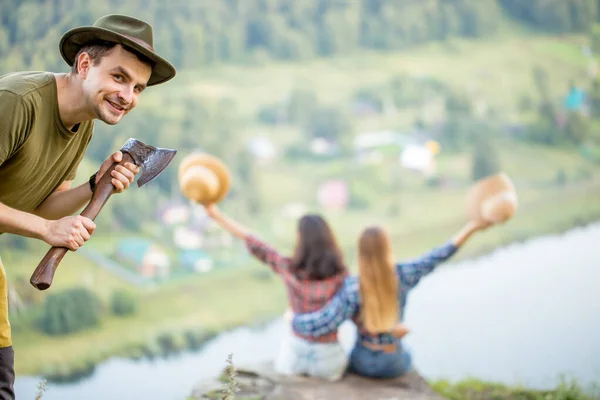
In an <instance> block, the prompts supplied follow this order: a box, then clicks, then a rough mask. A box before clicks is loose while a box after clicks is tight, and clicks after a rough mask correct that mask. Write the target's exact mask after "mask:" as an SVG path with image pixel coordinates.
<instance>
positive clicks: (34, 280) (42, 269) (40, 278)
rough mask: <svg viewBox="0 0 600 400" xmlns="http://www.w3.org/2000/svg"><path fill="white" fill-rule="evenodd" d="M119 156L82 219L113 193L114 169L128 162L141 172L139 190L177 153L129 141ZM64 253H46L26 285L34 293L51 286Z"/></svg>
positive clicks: (96, 211)
mask: <svg viewBox="0 0 600 400" xmlns="http://www.w3.org/2000/svg"><path fill="white" fill-rule="evenodd" d="M121 152H122V153H123V159H122V160H121V162H120V163H113V165H111V166H110V168H109V169H108V170H107V171H106V172H105V173H104V175H102V178H100V181H98V184H97V185H96V190H95V191H94V194H93V195H92V199H91V200H90V202H89V204H88V205H87V206H86V207H85V208H84V209H83V211H82V212H81V215H82V216H84V217H87V218H89V219H91V220H92V221H93V220H94V219H95V218H96V217H97V216H98V214H99V213H100V210H102V207H104V204H106V202H107V200H108V198H109V197H110V196H111V195H112V191H113V190H114V186H113V184H112V183H111V179H112V177H111V175H110V173H111V172H112V170H113V169H115V168H116V167H117V165H123V164H125V163H126V162H131V163H133V164H135V165H137V166H138V167H140V168H142V174H141V175H140V177H139V178H138V181H137V185H138V187H142V186H144V185H145V184H146V183H148V182H150V181H151V180H153V179H154V178H156V177H157V176H158V175H160V174H161V172H163V171H164V169H165V168H166V167H167V166H168V165H169V163H170V162H171V161H172V160H173V157H175V154H176V153H177V150H171V149H162V148H157V147H154V146H150V145H147V144H145V143H142V142H140V141H139V140H137V139H133V138H130V139H129V140H127V142H125V144H124V145H123V147H121ZM68 250H69V249H68V248H66V247H52V248H51V249H50V250H48V252H47V253H46V256H45V257H44V258H43V259H42V261H41V262H40V263H39V265H38V266H37V268H36V269H35V271H33V274H32V275H31V278H30V279H29V282H30V283H31V284H32V285H33V286H34V287H35V288H36V289H38V290H46V289H48V288H49V287H50V285H51V284H52V279H54V273H55V272H56V268H58V264H59V263H60V261H61V260H62V259H63V257H64V256H65V254H66V253H67V251H68Z"/></svg>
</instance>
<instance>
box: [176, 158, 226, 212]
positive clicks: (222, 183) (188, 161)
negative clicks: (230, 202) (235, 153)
mask: <svg viewBox="0 0 600 400" xmlns="http://www.w3.org/2000/svg"><path fill="white" fill-rule="evenodd" d="M194 166H201V167H205V168H208V169H209V170H210V171H212V172H213V173H214V174H215V175H216V176H217V179H218V180H219V190H218V191H217V193H216V194H215V196H214V197H213V198H212V199H209V201H208V203H218V202H220V201H221V200H223V199H224V198H225V196H227V193H228V192H229V187H230V185H231V174H230V172H229V169H228V168H227V166H226V165H225V164H224V163H223V162H222V161H221V160H220V159H219V158H217V157H215V156H213V155H210V154H208V153H192V154H189V155H188V156H187V157H185V158H184V159H183V160H181V163H180V164H179V171H178V173H177V175H178V178H179V180H181V177H182V176H183V174H184V173H185V172H186V171H187V170H188V169H189V168H191V167H194Z"/></svg>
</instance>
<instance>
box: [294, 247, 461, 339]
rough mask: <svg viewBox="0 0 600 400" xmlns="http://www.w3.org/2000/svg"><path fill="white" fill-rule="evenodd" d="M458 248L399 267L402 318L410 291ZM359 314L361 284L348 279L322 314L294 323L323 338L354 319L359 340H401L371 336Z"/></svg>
mask: <svg viewBox="0 0 600 400" xmlns="http://www.w3.org/2000/svg"><path fill="white" fill-rule="evenodd" d="M457 249H458V248H457V247H456V246H455V245H454V244H453V243H452V242H447V243H446V244H444V245H443V246H441V247H438V248H436V249H434V250H432V251H431V252H430V253H428V254H426V255H424V256H422V257H419V258H417V259H415V260H411V261H407V262H401V263H398V264H397V265H396V271H397V274H398V278H399V280H400V288H401V290H399V292H398V301H399V305H400V313H401V314H400V317H401V319H402V317H403V316H404V306H405V305H406V296H407V294H408V292H410V290H411V289H413V288H414V287H415V286H417V283H419V281H420V280H421V278H422V277H424V276H425V275H427V274H428V273H430V272H431V271H433V269H434V268H435V267H436V266H437V265H438V264H440V263H442V262H444V261H446V260H447V259H448V258H450V257H451V256H452V255H454V253H456V250H457ZM359 311H360V283H359V279H358V276H350V277H348V278H347V279H346V280H345V282H344V286H343V287H342V289H341V290H340V291H339V292H338V293H337V294H336V295H335V296H334V297H333V299H331V301H330V302H329V303H327V305H326V306H325V307H324V308H322V309H321V310H319V311H316V312H311V313H307V314H302V315H299V314H296V315H295V316H294V320H293V322H292V327H293V329H294V331H296V332H299V333H300V334H302V335H306V336H320V335H325V334H327V333H328V332H331V331H334V330H337V329H338V327H339V326H340V325H341V324H342V322H344V320H346V319H350V318H351V319H352V320H353V321H354V323H355V324H356V326H357V330H358V332H357V340H358V341H361V342H370V343H373V344H391V343H396V342H397V340H398V339H396V338H394V337H393V336H392V335H391V334H390V333H380V334H370V333H368V332H367V331H366V330H365V329H364V327H363V326H362V324H361V322H360V320H359V318H358V317H359Z"/></svg>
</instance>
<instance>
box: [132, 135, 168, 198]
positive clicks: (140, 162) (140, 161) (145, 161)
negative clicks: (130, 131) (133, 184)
mask: <svg viewBox="0 0 600 400" xmlns="http://www.w3.org/2000/svg"><path fill="white" fill-rule="evenodd" d="M121 151H123V152H127V153H129V155H130V156H131V158H133V161H134V162H135V164H136V165H137V166H138V167H140V168H141V169H142V173H141V175H140V177H139V178H138V181H137V185H138V187H142V186H144V185H145V184H146V183H148V182H150V181H152V180H153V179H154V178H156V177H157V176H158V175H160V174H161V173H162V172H163V171H164V169H165V168H167V166H168V165H169V164H170V163H171V161H173V158H174V157H175V154H177V150H173V149H164V148H160V147H154V146H150V145H149V144H145V143H144V142H142V141H140V140H138V139H134V138H130V139H128V140H127V142H125V144H124V145H123V147H121Z"/></svg>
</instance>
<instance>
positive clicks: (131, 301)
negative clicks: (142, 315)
mask: <svg viewBox="0 0 600 400" xmlns="http://www.w3.org/2000/svg"><path fill="white" fill-rule="evenodd" d="M110 309H111V311H112V313H113V314H114V315H120V316H123V315H132V314H135V313H136V312H137V309H138V301H137V297H136V296H135V295H134V294H133V293H131V292H129V291H126V290H115V291H114V292H113V294H112V296H111V299H110Z"/></svg>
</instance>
